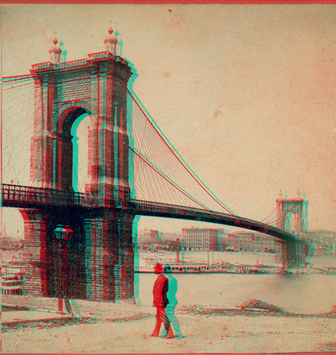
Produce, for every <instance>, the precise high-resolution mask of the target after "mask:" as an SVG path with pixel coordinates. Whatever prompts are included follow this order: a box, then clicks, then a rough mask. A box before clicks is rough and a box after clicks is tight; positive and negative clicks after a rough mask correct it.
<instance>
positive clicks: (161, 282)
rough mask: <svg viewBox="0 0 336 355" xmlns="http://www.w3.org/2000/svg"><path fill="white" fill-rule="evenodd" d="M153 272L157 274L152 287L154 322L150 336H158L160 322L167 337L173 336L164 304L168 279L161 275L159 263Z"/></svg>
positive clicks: (161, 270) (165, 304)
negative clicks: (154, 309) (154, 310)
mask: <svg viewBox="0 0 336 355" xmlns="http://www.w3.org/2000/svg"><path fill="white" fill-rule="evenodd" d="M155 273H156V274H158V277H157V279H156V281H155V283H154V287H153V307H156V322H155V328H154V330H153V333H152V334H151V336H152V337H158V336H159V334H160V328H161V324H162V323H163V324H164V327H165V333H166V336H167V338H173V337H174V334H173V331H172V329H171V327H170V322H169V320H168V318H167V317H166V306H167V304H168V298H167V291H168V279H167V277H166V276H164V275H162V273H163V267H162V265H161V264H159V263H157V264H156V265H155Z"/></svg>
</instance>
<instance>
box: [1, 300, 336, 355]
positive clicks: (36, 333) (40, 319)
mask: <svg viewBox="0 0 336 355" xmlns="http://www.w3.org/2000/svg"><path fill="white" fill-rule="evenodd" d="M20 297H21V298H20ZM2 301H3V304H6V303H7V307H8V308H7V310H6V308H4V309H3V313H2V314H3V318H2V332H3V336H2V352H3V353H27V352H28V353H93V354H95V353H217V352H220V353H251V352H252V353H270V352H271V353H287V352H322V351H336V335H335V334H336V318H335V314H331V313H330V314H324V315H322V314H320V315H300V314H293V313H286V312H268V311H262V310H256V309H254V310H241V309H238V308H236V309H228V308H218V307H216V308H215V307H209V306H202V305H183V306H182V305H181V306H178V308H177V310H176V315H177V318H178V320H179V322H180V325H181V328H182V331H183V335H184V338H183V339H171V340H168V339H165V338H152V337H150V334H151V332H152V330H153V327H154V322H155V309H154V308H153V307H151V306H140V305H135V304H125V303H122V304H115V303H106V302H91V301H83V300H77V305H78V308H79V310H80V312H81V317H79V316H77V317H70V316H60V315H58V314H57V313H56V311H57V299H48V298H47V299H41V298H30V300H29V297H27V296H15V297H10V296H4V297H3V300H2ZM29 302H30V303H29ZM10 304H12V305H13V306H15V305H16V306H17V307H16V308H15V307H12V308H10ZM20 304H21V305H20ZM24 304H25V305H26V306H25V307H26V308H22V307H23V306H24ZM29 304H30V305H31V306H34V307H30V306H29ZM19 305H20V307H21V308H20V307H18V306H19ZM37 306H39V307H37ZM20 309H21V310H20ZM27 309H30V310H27Z"/></svg>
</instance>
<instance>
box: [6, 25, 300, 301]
mask: <svg viewBox="0 0 336 355" xmlns="http://www.w3.org/2000/svg"><path fill="white" fill-rule="evenodd" d="M104 46H105V50H104V51H103V52H99V53H92V54H89V55H88V58H86V59H81V60H76V61H72V62H62V63H61V60H60V58H61V48H60V47H59V45H58V42H57V40H56V39H55V40H54V46H53V47H52V48H51V49H50V50H49V53H50V61H49V62H44V63H39V64H34V65H32V68H31V70H30V71H31V74H30V75H23V76H14V77H7V78H3V79H2V87H1V89H2V95H1V98H2V128H1V129H2V141H1V151H2V156H3V158H2V159H3V160H2V178H1V180H2V181H1V182H2V184H1V197H2V206H3V207H13V208H18V209H19V210H20V213H21V215H22V216H23V219H24V224H25V227H24V228H25V230H24V235H25V243H26V248H25V259H26V260H27V262H28V263H29V265H30V269H29V270H30V271H29V274H28V278H27V292H28V293H31V294H37V295H42V296H56V292H57V291H56V290H57V285H58V283H59V280H60V278H61V272H65V274H66V275H67V280H66V283H67V285H71V292H70V291H69V288H68V291H67V292H70V295H71V296H72V297H74V298H76V297H78V298H87V299H95V300H113V301H117V300H121V299H132V298H133V297H134V248H133V246H134V244H136V240H135V235H136V220H137V219H136V218H135V217H136V216H157V217H165V218H178V219H188V220H196V221H204V222H210V223H216V224H223V225H230V226H235V227H240V228H246V229H250V230H253V231H257V232H261V233H265V234H268V235H271V236H273V237H275V238H278V239H279V240H280V241H281V242H282V246H283V247H282V250H283V263H284V267H286V268H287V267H289V268H292V267H300V266H302V264H303V260H304V255H305V252H304V249H305V248H304V243H303V242H302V241H301V240H300V238H299V237H298V235H297V234H293V233H292V228H290V226H288V223H286V218H287V219H288V216H290V215H291V214H295V215H296V216H298V218H297V223H296V231H297V232H304V231H305V229H306V227H305V226H306V224H305V221H306V210H307V206H306V202H305V200H304V199H303V198H301V197H298V198H297V199H291V200H289V199H286V198H282V197H281V198H279V199H278V200H277V212H276V213H272V214H271V215H270V216H268V218H267V220H264V221H254V220H251V219H248V218H244V217H240V216H238V215H237V214H235V213H234V212H233V211H231V209H229V208H228V207H227V206H226V205H225V204H224V203H223V202H221V201H220V200H219V199H218V198H217V197H216V196H215V195H214V194H213V193H212V192H211V191H210V190H209V189H208V188H207V187H206V185H205V184H204V183H203V182H202V181H201V180H200V179H199V178H198V177H197V175H196V174H195V173H194V172H193V171H192V170H191V168H190V167H189V166H188V165H187V164H186V163H185V162H184V160H183V158H182V157H181V156H180V155H179V154H178V153H177V151H176V150H175V149H174V148H173V146H172V145H171V144H170V143H169V141H168V140H167V139H166V138H165V136H164V134H163V133H162V132H161V131H160V129H159V127H158V126H157V125H156V124H155V121H154V120H153V119H152V118H151V117H150V115H149V114H148V113H147V111H146V109H145V108H144V107H143V106H142V105H141V103H140V101H139V100H138V98H137V97H136V95H135V94H134V93H133V92H132V91H131V90H130V88H129V85H128V83H129V79H130V78H131V77H132V75H133V72H132V65H131V64H130V63H129V62H128V61H127V60H126V59H125V58H123V57H122V56H121V50H120V48H119V47H118V41H117V39H116V37H115V36H114V34H113V30H112V29H110V31H109V35H108V36H107V37H106V39H105V41H104ZM83 117H88V120H89V126H88V127H87V137H88V151H87V178H86V181H85V182H84V183H83V184H82V187H81V188H79V185H80V184H79V183H78V175H79V174H80V170H79V169H78V149H80V147H78V144H77V141H76V137H74V134H75V133H76V132H74V127H75V126H76V125H77V124H78V122H79V121H81V120H82V119H83ZM29 149H30V154H29V153H28V152H29ZM74 152H77V154H74ZM79 190H81V191H79ZM274 212H275V211H274ZM59 226H70V227H69V228H71V230H72V231H73V237H72V239H71V240H69V241H68V242H64V243H62V245H60V247H59V248H58V243H59V241H58V240H56V238H55V230H57V228H58V227H59ZM61 249H62V250H61ZM60 258H62V259H64V260H63V262H62V265H66V270H64V269H63V271H62V270H61V269H60V268H59V267H58V266H59V263H60Z"/></svg>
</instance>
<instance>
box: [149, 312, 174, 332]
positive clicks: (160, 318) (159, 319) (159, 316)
mask: <svg viewBox="0 0 336 355" xmlns="http://www.w3.org/2000/svg"><path fill="white" fill-rule="evenodd" d="M162 323H163V324H164V327H165V330H166V333H167V336H168V337H170V336H173V333H172V330H171V327H170V322H169V319H168V318H167V316H166V309H165V308H164V307H162V306H157V307H156V322H155V328H154V331H153V333H152V336H153V337H158V336H159V334H160V328H161V324H162Z"/></svg>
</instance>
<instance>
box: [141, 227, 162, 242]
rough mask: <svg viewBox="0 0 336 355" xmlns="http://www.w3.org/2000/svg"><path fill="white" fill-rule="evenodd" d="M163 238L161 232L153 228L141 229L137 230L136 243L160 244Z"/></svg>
mask: <svg viewBox="0 0 336 355" xmlns="http://www.w3.org/2000/svg"><path fill="white" fill-rule="evenodd" d="M162 240H163V233H162V232H160V231H158V230H153V229H141V230H139V231H138V243H141V244H160V243H161V242H162Z"/></svg>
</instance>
